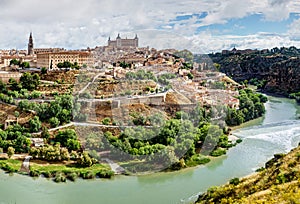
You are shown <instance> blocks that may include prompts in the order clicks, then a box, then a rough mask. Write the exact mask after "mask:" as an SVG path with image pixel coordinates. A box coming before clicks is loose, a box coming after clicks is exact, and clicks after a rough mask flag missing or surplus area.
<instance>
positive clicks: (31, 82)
mask: <svg viewBox="0 0 300 204" xmlns="http://www.w3.org/2000/svg"><path fill="white" fill-rule="evenodd" d="M20 83H21V85H22V87H23V88H25V89H27V90H29V91H33V90H35V89H36V88H37V86H38V85H39V84H40V77H39V75H38V74H30V73H28V72H26V73H24V74H23V75H22V76H21V78H20Z"/></svg>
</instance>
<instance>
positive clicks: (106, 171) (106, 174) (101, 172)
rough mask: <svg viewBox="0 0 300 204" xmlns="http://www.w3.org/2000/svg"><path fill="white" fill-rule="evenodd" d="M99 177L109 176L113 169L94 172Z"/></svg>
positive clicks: (112, 173)
mask: <svg viewBox="0 0 300 204" xmlns="http://www.w3.org/2000/svg"><path fill="white" fill-rule="evenodd" d="M96 175H97V176H98V177H99V178H111V177H112V176H113V175H114V172H113V171H110V170H102V171H99V172H97V173H96Z"/></svg>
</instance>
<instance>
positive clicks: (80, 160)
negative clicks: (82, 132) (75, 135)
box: [77, 152, 93, 167]
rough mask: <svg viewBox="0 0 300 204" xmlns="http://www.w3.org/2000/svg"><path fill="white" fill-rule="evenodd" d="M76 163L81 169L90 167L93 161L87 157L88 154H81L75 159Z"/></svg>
mask: <svg viewBox="0 0 300 204" xmlns="http://www.w3.org/2000/svg"><path fill="white" fill-rule="evenodd" d="M77 163H78V164H79V165H80V166H82V167H90V166H92V165H93V160H92V158H91V157H90V156H89V154H88V152H83V153H82V155H81V156H80V157H79V158H78V159H77Z"/></svg>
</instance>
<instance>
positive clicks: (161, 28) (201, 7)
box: [0, 0, 300, 53]
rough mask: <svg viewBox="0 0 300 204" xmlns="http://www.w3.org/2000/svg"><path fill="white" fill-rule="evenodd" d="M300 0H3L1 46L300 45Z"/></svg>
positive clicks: (214, 48) (196, 48)
mask: <svg viewBox="0 0 300 204" xmlns="http://www.w3.org/2000/svg"><path fill="white" fill-rule="evenodd" d="M299 14H300V0H147V1H145V0H85V1H79V0H51V1H50V0H43V1H41V0H0V49H26V48H27V43H28V37H29V33H30V32H32V33H33V38H34V46H35V47H37V48H47V47H63V48H66V49H81V48H87V47H91V48H94V47H96V46H103V45H106V44H107V40H108V37H109V36H110V37H111V38H112V39H115V38H116V36H117V35H118V33H120V35H121V37H123V38H126V37H128V38H133V37H134V36H135V34H137V35H138V37H139V43H140V46H149V47H154V48H157V49H164V48H175V49H180V50H181V49H189V50H191V51H193V52H195V53H211V52H220V51H221V50H224V49H228V50H230V49H232V48H233V47H236V48H237V49H248V48H250V49H265V48H273V47H283V46H285V47H289V46H296V47H300V15H299Z"/></svg>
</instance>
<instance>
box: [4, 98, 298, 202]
mask: <svg viewBox="0 0 300 204" xmlns="http://www.w3.org/2000/svg"><path fill="white" fill-rule="evenodd" d="M269 99H270V100H269V102H268V103H267V104H266V109H267V113H266V115H265V116H264V117H263V118H260V119H257V120H254V121H251V122H250V123H246V124H244V125H243V126H241V127H240V128H238V129H236V130H235V131H233V135H236V136H238V137H240V138H242V139H243V142H242V143H241V144H239V145H238V146H236V147H234V148H232V149H230V150H229V151H228V153H227V155H226V156H223V157H220V158H217V159H214V160H213V161H212V162H210V163H209V164H207V165H205V166H199V167H197V168H192V169H187V170H182V171H178V172H171V173H156V174H153V175H145V176H116V177H115V178H114V179H111V180H102V179H96V180H92V181H86V180H80V179H78V180H77V181H76V182H75V183H72V182H67V183H63V184H56V183H54V182H52V181H48V180H46V179H44V178H38V179H32V178H30V177H28V176H21V175H17V174H14V175H13V176H9V175H7V174H5V173H4V172H2V171H0V204H15V203H17V204H50V203H51V204H56V203H57V204H94V203H97V204H98V203H101V204H102V203H105V204H116V203H118V204H120V203H122V204H136V203H137V204H173V203H174V204H177V203H178V204H180V203H191V202H192V201H193V200H194V199H195V198H196V195H197V194H199V192H203V191H205V190H206V189H208V188H209V187H211V186H215V185H221V184H224V183H226V182H227V181H228V180H229V179H231V178H234V177H242V176H246V175H248V174H251V173H253V172H254V171H255V169H257V168H259V167H261V166H263V165H264V163H265V162H266V161H267V160H269V159H270V158H271V157H272V156H273V154H275V153H280V152H288V151H290V150H291V149H292V148H293V147H296V146H297V144H298V143H299V142H300V120H297V118H298V117H299V113H300V108H299V106H297V105H296V103H295V102H294V101H293V100H290V99H285V98H277V97H269Z"/></svg>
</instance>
